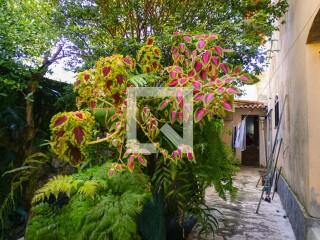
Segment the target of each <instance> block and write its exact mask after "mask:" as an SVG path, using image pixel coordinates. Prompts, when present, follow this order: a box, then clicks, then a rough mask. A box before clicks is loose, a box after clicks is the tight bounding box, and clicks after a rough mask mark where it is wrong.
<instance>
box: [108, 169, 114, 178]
mask: <svg viewBox="0 0 320 240" xmlns="http://www.w3.org/2000/svg"><path fill="white" fill-rule="evenodd" d="M113 174H114V168H110V169H109V171H108V177H109V178H111V177H112V176H113Z"/></svg>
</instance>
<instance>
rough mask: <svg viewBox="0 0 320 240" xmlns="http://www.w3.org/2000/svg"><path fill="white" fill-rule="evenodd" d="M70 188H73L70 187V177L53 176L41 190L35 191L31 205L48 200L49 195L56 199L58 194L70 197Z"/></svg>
mask: <svg viewBox="0 0 320 240" xmlns="http://www.w3.org/2000/svg"><path fill="white" fill-rule="evenodd" d="M72 187H74V186H73V185H72V176H62V175H58V176H55V177H53V179H51V180H50V181H49V182H48V183H47V184H45V185H44V186H43V187H42V188H40V189H38V190H37V191H36V193H35V196H34V197H33V199H32V204H35V203H37V202H39V201H44V200H45V199H48V198H49V197H50V195H51V194H52V195H53V196H54V197H55V198H56V199H57V198H58V195H59V193H60V192H61V193H65V194H66V195H67V196H68V197H70V193H71V189H72Z"/></svg>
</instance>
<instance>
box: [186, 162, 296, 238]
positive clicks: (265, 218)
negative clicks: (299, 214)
mask: <svg viewBox="0 0 320 240" xmlns="http://www.w3.org/2000/svg"><path fill="white" fill-rule="evenodd" d="M259 177H260V175H259V168H254V167H242V168H241V171H240V172H239V173H238V175H237V176H236V177H235V186H237V187H238V189H239V191H238V195H237V199H236V200H235V201H234V202H230V201H229V200H228V201H227V202H225V201H223V200H222V199H220V198H219V196H218V195H217V194H216V193H215V191H214V188H212V187H210V188H208V189H207V191H206V203H207V205H209V206H211V207H214V208H216V209H218V210H219V211H220V212H221V213H222V214H220V213H218V212H214V213H213V214H214V215H215V216H216V217H217V218H218V221H219V226H220V228H219V229H218V230H217V232H216V234H215V236H213V235H209V236H203V238H200V237H198V236H197V231H196V230H194V231H193V232H192V233H191V234H190V235H189V237H188V240H192V239H207V240H211V239H212V240H223V239H228V240H229V239H230V240H244V239H256V240H260V239H261V240H265V239H269V240H282V239H283V240H295V239H296V238H295V236H294V233H293V230H292V227H291V225H290V223H289V220H288V218H287V216H286V212H285V211H284V209H283V207H282V204H281V201H280V199H279V196H278V195H277V193H276V194H275V196H274V199H273V200H272V201H271V203H268V202H266V201H264V200H262V201H261V205H260V210H259V214H256V209H257V206H258V202H259V198H260V196H261V190H262V186H261V182H260V184H259V186H258V187H257V188H256V184H257V181H258V179H259Z"/></svg>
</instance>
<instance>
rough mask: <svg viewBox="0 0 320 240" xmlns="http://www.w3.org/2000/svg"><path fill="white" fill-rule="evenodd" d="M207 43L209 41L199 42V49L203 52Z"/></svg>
mask: <svg viewBox="0 0 320 240" xmlns="http://www.w3.org/2000/svg"><path fill="white" fill-rule="evenodd" d="M206 43H207V41H205V40H200V41H199V42H198V44H197V48H198V49H199V50H200V51H202V50H203V49H204V48H205V46H206Z"/></svg>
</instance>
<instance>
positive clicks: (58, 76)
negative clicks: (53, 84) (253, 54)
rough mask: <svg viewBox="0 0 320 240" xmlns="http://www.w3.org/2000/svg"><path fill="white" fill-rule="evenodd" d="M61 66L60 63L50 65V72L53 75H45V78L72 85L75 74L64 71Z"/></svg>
mask: <svg viewBox="0 0 320 240" xmlns="http://www.w3.org/2000/svg"><path fill="white" fill-rule="evenodd" d="M62 66H63V64H62V63H60V62H59V63H56V64H52V65H51V66H50V70H51V71H52V72H53V74H48V73H47V74H46V75H45V77H48V78H50V79H53V80H57V81H61V82H68V83H74V82H75V79H76V74H75V73H73V72H70V71H65V70H64V69H63V67H62Z"/></svg>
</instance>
